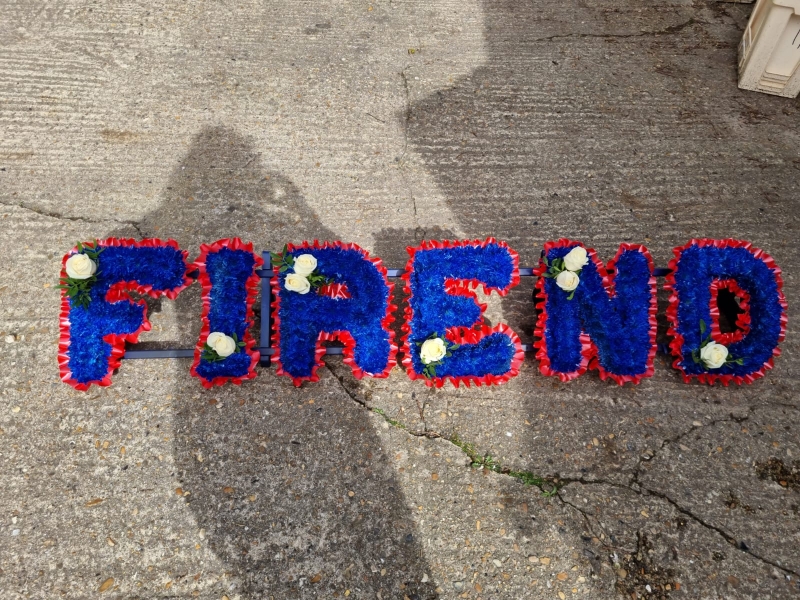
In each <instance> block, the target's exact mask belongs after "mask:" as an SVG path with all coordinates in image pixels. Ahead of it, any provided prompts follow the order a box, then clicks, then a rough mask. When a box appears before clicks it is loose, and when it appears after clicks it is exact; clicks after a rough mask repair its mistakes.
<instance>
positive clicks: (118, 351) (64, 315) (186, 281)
mask: <svg viewBox="0 0 800 600" xmlns="http://www.w3.org/2000/svg"><path fill="white" fill-rule="evenodd" d="M86 245H89V246H90V247H92V243H91V242H90V243H89V244H84V246H86ZM98 246H100V247H113V246H124V247H129V248H162V247H167V246H169V247H170V248H175V249H176V250H179V251H180V252H181V253H182V254H183V260H184V262H186V258H187V256H188V254H189V253H188V252H186V251H185V250H181V248H180V246H178V242H176V241H175V240H166V241H164V240H160V239H157V238H147V239H144V240H141V241H136V240H134V239H132V238H108V239H105V240H102V241H100V242H99V244H98ZM77 252H78V248H77V246H75V247H74V248H72V250H70V251H69V252H68V253H67V254H65V255H64V258H62V259H61V274H60V275H59V276H60V277H62V278H66V277H67V269H66V264H67V259H69V257H70V256H72V255H73V254H75V253H77ZM191 269H192V266H191V265H187V267H186V273H184V276H183V285H181V286H180V287H177V288H174V289H171V290H168V291H166V292H159V291H153V287H152V286H151V285H140V284H139V283H137V282H135V281H120V282H119V283H115V284H114V285H112V286H111V287H110V288H109V290H108V292H106V297H105V299H106V301H107V302H122V301H128V302H130V303H132V304H140V305H141V306H143V307H144V312H143V313H142V325H141V327H139V329H137V330H136V331H134V332H133V333H123V334H117V333H109V334H108V335H106V336H103V341H104V342H107V343H108V344H111V354H110V356H109V357H108V371H107V372H106V375H105V377H103V378H102V379H100V380H95V381H89V382H86V383H80V382H78V381H76V380H75V379H73V377H72V371H70V369H69V343H70V334H69V312H70V302H69V297H68V296H67V291H66V290H61V313H60V315H59V329H60V336H59V341H58V370H59V373H60V375H61V381H63V382H64V383H67V384H69V385H71V386H72V387H74V388H75V389H76V390H79V391H82V392H85V391H86V390H88V389H89V386H91V385H92V384H93V383H94V384H96V385H99V386H101V387H105V386H109V385H111V375H112V373H113V372H114V371H115V370H116V369H118V368H119V366H120V362H121V361H122V357H123V356H124V355H125V343H126V342H130V343H132V344H135V343H136V342H137V341H138V340H139V334H140V333H142V332H143V331H150V327H151V325H150V321H149V320H148V319H147V306H146V304H145V301H144V300H133V299H132V298H131V297H130V292H135V293H137V294H141V295H147V296H150V297H152V298H158V297H159V296H166V297H167V298H169V299H170V300H174V299H175V298H176V297H177V296H178V294H180V293H181V292H182V291H183V290H184V289H186V287H187V286H189V285H191V283H192V280H191V278H190V277H189V276H188V273H189V272H190V271H191Z"/></svg>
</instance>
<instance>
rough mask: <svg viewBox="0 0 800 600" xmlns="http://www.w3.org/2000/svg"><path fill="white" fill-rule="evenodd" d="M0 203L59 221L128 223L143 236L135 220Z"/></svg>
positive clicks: (0, 203) (0, 201)
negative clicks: (67, 214) (69, 213)
mask: <svg viewBox="0 0 800 600" xmlns="http://www.w3.org/2000/svg"><path fill="white" fill-rule="evenodd" d="M0 205H2V206H8V207H10V208H21V209H22V210H27V211H29V212H32V213H33V214H36V215H41V216H43V217H50V218H51V219H57V220H59V221H73V222H78V223H96V224H101V223H117V224H120V225H130V226H131V227H133V228H134V229H135V230H136V232H137V233H138V234H139V237H142V238H143V237H145V236H144V234H143V233H142V230H141V229H139V224H138V223H136V222H135V221H121V220H119V219H99V220H94V219H86V218H84V217H68V216H66V215H62V214H59V213H56V212H49V211H46V210H42V209H38V208H32V207H30V206H26V205H25V204H22V203H14V202H4V201H2V200H0Z"/></svg>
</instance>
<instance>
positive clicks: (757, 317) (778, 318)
mask: <svg viewBox="0 0 800 600" xmlns="http://www.w3.org/2000/svg"><path fill="white" fill-rule="evenodd" d="M673 252H674V254H675V258H674V259H672V261H670V268H671V269H672V272H671V273H670V274H669V275H668V276H667V284H666V286H665V287H666V288H667V289H670V290H672V295H671V296H670V299H669V308H668V309H667V318H668V320H669V323H670V328H669V334H670V335H671V336H672V342H671V343H670V348H671V350H672V354H673V355H674V356H675V357H676V358H675V362H674V363H673V366H674V367H675V368H676V369H678V370H680V371H681V372H682V373H683V379H684V381H686V382H689V381H690V380H691V379H692V378H693V377H696V378H697V379H698V380H699V381H701V382H703V383H709V384H713V383H714V382H715V381H720V382H721V383H722V384H723V385H728V383H730V382H731V381H733V382H734V383H738V384H742V383H751V382H753V381H755V380H756V379H758V378H760V377H763V376H764V371H765V370H766V369H771V368H772V359H773V356H779V355H780V349H779V348H778V344H779V343H780V342H781V341H783V337H784V334H785V331H786V299H785V297H784V295H783V291H782V287H783V280H782V279H781V275H780V273H781V270H780V269H779V268H778V266H777V265H776V264H775V261H774V260H772V257H771V256H769V255H768V254H767V253H766V252H764V251H762V250H758V249H756V248H753V247H752V245H751V244H750V243H749V242H742V241H736V240H708V239H700V240H692V241H690V242H689V243H688V244H686V245H685V246H682V247H680V248H675V249H673ZM722 289H726V290H728V291H729V292H731V293H732V294H733V295H734V297H735V298H736V299H737V304H738V308H739V314H738V317H737V319H736V323H735V326H736V331H734V332H729V333H722V332H721V331H720V324H719V317H720V311H719V308H718V305H717V297H718V294H719V291H720V290H722Z"/></svg>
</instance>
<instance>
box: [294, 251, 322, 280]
mask: <svg viewBox="0 0 800 600" xmlns="http://www.w3.org/2000/svg"><path fill="white" fill-rule="evenodd" d="M316 268H317V259H316V258H314V255H313V254H301V255H300V256H298V257H296V258H295V259H294V272H295V273H297V274H298V275H311V273H313V272H314V269H316Z"/></svg>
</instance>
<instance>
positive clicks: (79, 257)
mask: <svg viewBox="0 0 800 600" xmlns="http://www.w3.org/2000/svg"><path fill="white" fill-rule="evenodd" d="M65 268H66V269H67V276H68V277H70V278H71V279H89V277H91V276H92V275H94V274H95V272H96V271H97V263H96V262H94V261H93V260H92V259H91V258H89V257H88V256H86V255H85V254H73V255H72V256H70V257H69V258H68V259H67V264H66V265H65Z"/></svg>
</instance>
